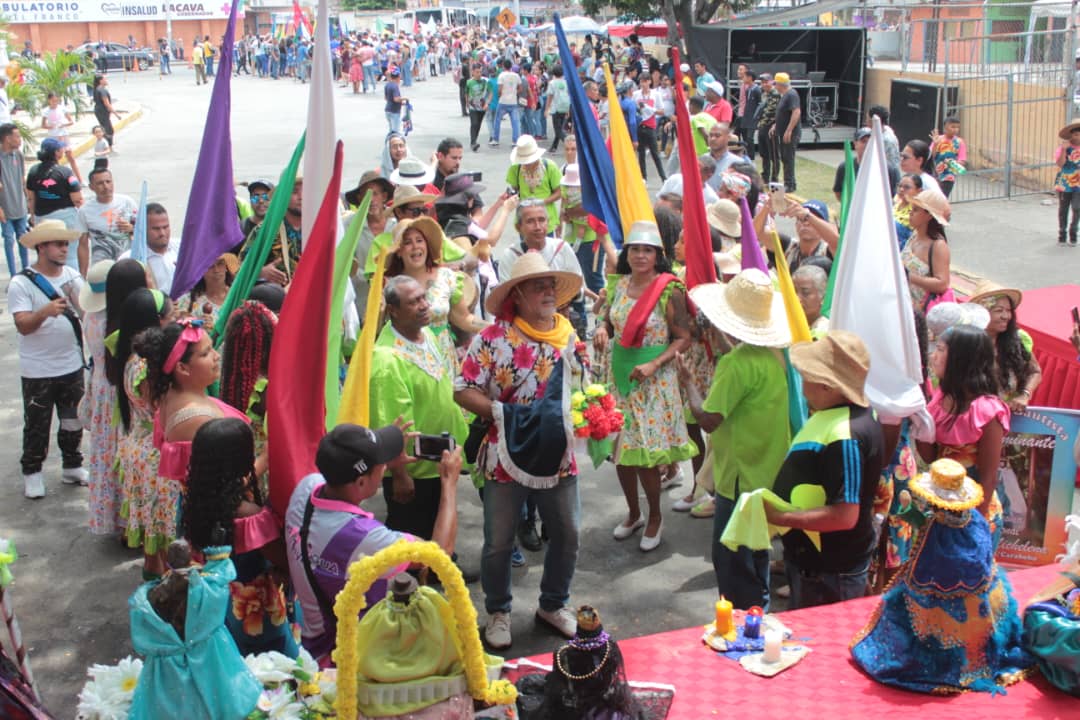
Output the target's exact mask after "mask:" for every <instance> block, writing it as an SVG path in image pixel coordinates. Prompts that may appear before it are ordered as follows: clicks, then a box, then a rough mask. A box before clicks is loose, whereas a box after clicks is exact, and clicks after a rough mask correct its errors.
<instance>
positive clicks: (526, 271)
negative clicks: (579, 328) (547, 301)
mask: <svg viewBox="0 0 1080 720" xmlns="http://www.w3.org/2000/svg"><path fill="white" fill-rule="evenodd" d="M541 277H553V278H555V305H556V306H558V307H562V306H563V305H566V304H567V303H568V302H570V301H571V300H573V299H574V298H576V297H577V294H578V292H579V291H580V290H581V276H580V275H578V274H577V273H572V272H566V271H565V270H552V269H551V266H549V265H548V264H547V261H546V260H544V256H543V255H541V254H540V253H538V252H535V251H530V252H527V253H525V254H524V255H522V256H521V257H519V258H518V259H517V260H515V261H514V265H513V267H511V268H510V277H509V278H508V279H506V280H505V281H503V282H501V283H499V284H498V285H496V286H495V289H494V290H492V291H491V292H489V293H488V296H487V300H485V301H484V307H485V308H487V311H488V312H489V313H491V314H492V315H498V314H499V311H500V310H501V309H502V306H503V302H505V301H506V297H507V296H508V295H509V294H510V291H511V290H513V289H514V288H515V287H516V286H517V285H518V284H519V283H522V282H524V281H526V280H531V279H532V278H541Z"/></svg>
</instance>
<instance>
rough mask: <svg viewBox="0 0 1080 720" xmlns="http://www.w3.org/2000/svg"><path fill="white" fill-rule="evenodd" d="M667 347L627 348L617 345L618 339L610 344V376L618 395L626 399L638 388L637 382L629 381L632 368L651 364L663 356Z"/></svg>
mask: <svg viewBox="0 0 1080 720" xmlns="http://www.w3.org/2000/svg"><path fill="white" fill-rule="evenodd" d="M667 349H668V346H667V345H646V346H644V347H636V348H628V347H623V346H622V345H620V344H619V341H618V339H616V340H615V341H614V342H612V343H611V376H612V377H613V378H614V379H615V387H617V388H618V389H619V394H620V395H622V396H623V397H626V396H627V395H629V394H630V391H631V390H633V389H634V388H636V387H637V386H638V383H637V380H631V379H630V373H631V372H633V370H634V368H635V367H637V366H638V365H641V364H643V363H647V362H651V361H653V360H655V359H656V358H658V357H660V356H661V355H663V354H664V351H665V350H667Z"/></svg>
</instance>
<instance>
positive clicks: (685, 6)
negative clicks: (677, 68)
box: [581, 0, 758, 56]
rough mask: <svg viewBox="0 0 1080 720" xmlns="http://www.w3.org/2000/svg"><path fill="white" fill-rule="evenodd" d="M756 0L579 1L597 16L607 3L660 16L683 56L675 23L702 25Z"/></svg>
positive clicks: (635, 12) (631, 12)
mask: <svg viewBox="0 0 1080 720" xmlns="http://www.w3.org/2000/svg"><path fill="white" fill-rule="evenodd" d="M757 3H758V0H697V2H696V3H695V1H694V0H582V3H581V5H582V8H583V9H584V10H585V14H586V15H598V14H599V13H600V9H601V8H603V7H605V6H607V5H611V6H612V7H614V8H615V9H616V10H618V11H619V12H620V13H623V14H629V15H634V16H636V17H639V18H642V19H648V18H654V17H660V18H662V19H663V20H664V22H665V23H667V26H668V34H667V42H668V45H671V46H672V47H678V48H679V49H680V51H681V52H682V53H683V55H684V56H685V55H686V46H685V44H684V43H681V42H680V41H679V30H678V28H679V26H680V25H682V26H683V27H688V26H689V25H691V24H697V25H705V24H706V23H708V22H709V21H711V20H712V19H713V17H714V16H715V15H716V14H717V13H718V12H719V11H721V10H722V11H723V12H724V14H730V13H733V12H740V11H743V10H749V9H751V8H753V7H754V6H756V5H757Z"/></svg>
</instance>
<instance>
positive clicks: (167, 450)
mask: <svg viewBox="0 0 1080 720" xmlns="http://www.w3.org/2000/svg"><path fill="white" fill-rule="evenodd" d="M209 399H210V400H213V401H214V404H216V405H217V406H218V409H219V410H221V414H222V415H223V416H224V417H227V418H236V419H238V420H244V421H245V422H246V421H247V419H248V417H247V415H245V414H244V413H242V412H240V411H239V410H237V409H236V408H234V407H232V406H231V405H228V404H226V403H223V402H222V401H220V400H218V399H217V398H213V397H212V398H209ZM199 416H207V417H209V416H210V411H209V410H207V411H205V412H203V413H199V414H198V415H193V416H192V417H199ZM165 433H166V428H165V427H164V426H163V425H162V423H161V413H160V412H156V413H154V447H156V448H157V449H158V452H160V453H161V462H160V464H159V465H158V474H159V475H161V476H162V477H164V478H168V479H170V480H175V481H177V482H179V483H185V482H187V475H188V463H190V462H191V441H190V440H178V441H176V442H173V441H170V440H166V439H165Z"/></svg>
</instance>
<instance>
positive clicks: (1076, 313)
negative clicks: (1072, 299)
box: [1072, 305, 1080, 325]
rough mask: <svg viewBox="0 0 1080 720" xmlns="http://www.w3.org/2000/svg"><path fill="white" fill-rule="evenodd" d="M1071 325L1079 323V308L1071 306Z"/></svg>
mask: <svg viewBox="0 0 1080 720" xmlns="http://www.w3.org/2000/svg"><path fill="white" fill-rule="evenodd" d="M1072 316H1073V325H1080V308H1078V307H1076V306H1075V305H1074V306H1073V309H1072Z"/></svg>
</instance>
